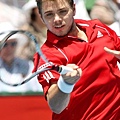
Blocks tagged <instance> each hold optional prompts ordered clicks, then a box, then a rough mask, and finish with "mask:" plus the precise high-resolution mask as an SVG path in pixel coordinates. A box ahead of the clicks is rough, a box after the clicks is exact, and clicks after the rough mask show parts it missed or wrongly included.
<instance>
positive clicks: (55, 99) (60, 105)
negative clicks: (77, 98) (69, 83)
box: [47, 84, 70, 114]
mask: <svg viewBox="0 0 120 120" xmlns="http://www.w3.org/2000/svg"><path fill="white" fill-rule="evenodd" d="M69 100H70V94H66V93H63V92H61V91H60V90H59V88H58V86H57V84H53V85H52V86H51V87H50V88H49V90H48V94H47V101H48V105H49V106H50V108H51V110H52V111H53V112H55V113H57V114H59V113H60V112H62V111H63V110H64V109H65V108H66V106H67V105H68V103H69Z"/></svg>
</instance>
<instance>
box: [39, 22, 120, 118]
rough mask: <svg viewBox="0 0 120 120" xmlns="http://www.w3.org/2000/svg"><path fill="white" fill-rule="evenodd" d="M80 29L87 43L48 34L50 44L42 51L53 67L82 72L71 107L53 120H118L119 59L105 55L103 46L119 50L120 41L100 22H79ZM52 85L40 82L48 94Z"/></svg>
mask: <svg viewBox="0 0 120 120" xmlns="http://www.w3.org/2000/svg"><path fill="white" fill-rule="evenodd" d="M77 26H78V27H79V28H80V29H81V30H83V31H84V32H85V33H86V35H87V37H88V42H85V41H83V40H80V39H78V38H76V37H72V36H68V35H66V36H65V37H64V38H62V37H57V36H54V35H53V34H52V33H51V32H48V41H47V42H46V43H45V44H44V45H43V47H42V50H43V52H44V54H45V55H46V56H47V57H48V58H49V60H50V61H52V62H53V63H55V64H61V65H66V64H68V63H74V64H77V65H78V66H79V67H80V68H81V69H82V70H83V73H82V77H81V78H80V80H79V81H78V82H77V83H76V85H75V87H74V90H73V92H72V93H71V99H70V103H69V105H68V106H67V108H66V109H65V110H64V111H63V112H62V113H61V114H55V113H53V119H52V120H119V118H120V107H119V105H120V71H119V70H118V67H117V64H116V63H117V58H115V57H114V56H113V55H110V54H108V53H106V52H105V51H104V46H106V47H108V48H110V49H116V50H120V40H119V38H118V37H117V36H116V34H115V32H113V30H111V29H109V28H108V27H107V26H105V25H103V24H102V23H101V22H100V21H97V20H95V21H83V20H80V21H79V20H77ZM98 33H100V34H98ZM59 50H61V51H62V53H64V55H63V54H62V53H61V52H60V51H59ZM40 65H41V64H40ZM51 73H52V71H51ZM53 75H54V79H56V76H55V74H53ZM56 80H58V79H56ZM49 81H51V79H49ZM49 81H47V79H44V77H40V78H39V82H40V83H41V84H42V86H43V88H44V92H45V93H46V92H47V89H48V88H49V86H50V83H51V82H49ZM44 83H46V84H44ZM46 86H48V87H46ZM45 89H46V90H45Z"/></svg>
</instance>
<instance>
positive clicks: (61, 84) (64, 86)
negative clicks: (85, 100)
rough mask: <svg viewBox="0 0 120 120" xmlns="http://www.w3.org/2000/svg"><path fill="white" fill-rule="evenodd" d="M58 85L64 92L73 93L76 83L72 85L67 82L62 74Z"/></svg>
mask: <svg viewBox="0 0 120 120" xmlns="http://www.w3.org/2000/svg"><path fill="white" fill-rule="evenodd" d="M57 85H58V88H59V89H60V90H61V91H62V92H64V93H71V92H72V90H73V88H74V85H75V84H73V85H71V84H67V83H65V81H64V80H63V78H62V76H60V78H59V80H58V82H57Z"/></svg>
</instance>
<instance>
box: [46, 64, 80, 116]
mask: <svg viewBox="0 0 120 120" xmlns="http://www.w3.org/2000/svg"><path fill="white" fill-rule="evenodd" d="M68 66H69V67H71V68H72V69H73V71H72V72H68V73H67V74H64V75H62V76H61V77H62V79H63V82H65V84H68V86H69V85H70V86H73V87H74V84H75V83H76V82H77V81H78V80H79V79H80V76H81V74H82V70H81V69H80V68H78V66H76V65H74V64H71V65H68ZM59 80H60V79H59ZM59 80H58V81H59ZM61 85H62V84H61ZM70 93H71V92H70ZM70 93H69V90H68V92H66V93H65V92H64V90H63V91H62V89H61V87H60V86H59V84H58V83H53V84H52V85H51V87H50V88H49V90H48V93H47V101H48V105H49V106H50V108H51V110H52V111H53V112H55V113H57V114H59V113H61V112H62V111H63V110H64V109H65V108H66V107H67V105H68V103H69V100H70Z"/></svg>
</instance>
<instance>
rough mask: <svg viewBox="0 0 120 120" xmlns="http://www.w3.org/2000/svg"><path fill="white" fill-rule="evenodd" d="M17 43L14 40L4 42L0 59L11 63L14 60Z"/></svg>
mask: <svg viewBox="0 0 120 120" xmlns="http://www.w3.org/2000/svg"><path fill="white" fill-rule="evenodd" d="M16 46H17V41H16V39H10V40H8V41H7V42H6V44H5V45H4V47H3V48H2V49H1V51H0V57H1V58H2V59H3V60H4V61H5V62H8V63H9V62H11V61H12V60H13V59H14V56H15V52H16Z"/></svg>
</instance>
